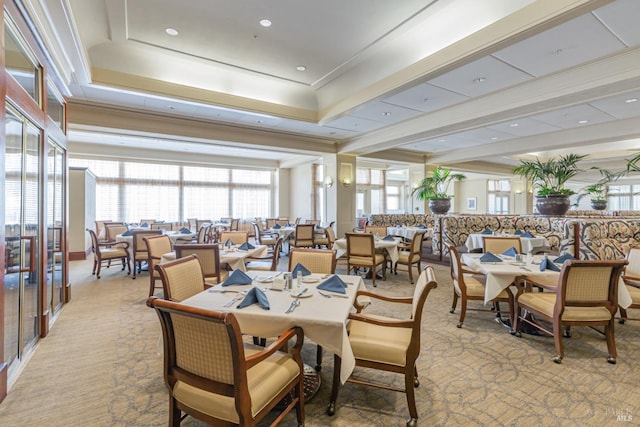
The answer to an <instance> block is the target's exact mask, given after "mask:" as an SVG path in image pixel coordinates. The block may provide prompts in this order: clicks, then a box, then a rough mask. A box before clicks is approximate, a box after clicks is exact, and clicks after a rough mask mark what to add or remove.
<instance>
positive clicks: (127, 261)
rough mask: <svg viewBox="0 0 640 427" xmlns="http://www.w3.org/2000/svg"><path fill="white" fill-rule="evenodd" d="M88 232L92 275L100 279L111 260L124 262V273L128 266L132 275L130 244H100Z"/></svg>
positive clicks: (94, 235) (93, 235)
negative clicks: (104, 267) (105, 264)
mask: <svg viewBox="0 0 640 427" xmlns="http://www.w3.org/2000/svg"><path fill="white" fill-rule="evenodd" d="M86 230H87V232H88V233H89V236H90V237H91V252H93V271H92V272H91V274H95V275H96V277H97V278H98V279H99V278H100V270H101V269H102V264H103V263H105V262H106V263H110V261H111V260H117V259H119V260H121V261H122V271H124V268H125V266H126V267H127V268H128V272H127V274H131V256H130V253H129V244H128V243H127V242H115V241H113V242H111V241H105V242H100V241H98V236H97V235H96V233H95V232H94V231H93V230H91V229H89V228H87V229H86ZM7 265H9V264H7Z"/></svg>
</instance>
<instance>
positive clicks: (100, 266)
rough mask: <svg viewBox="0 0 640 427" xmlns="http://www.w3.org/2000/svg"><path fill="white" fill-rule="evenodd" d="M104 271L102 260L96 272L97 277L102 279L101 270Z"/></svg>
mask: <svg viewBox="0 0 640 427" xmlns="http://www.w3.org/2000/svg"><path fill="white" fill-rule="evenodd" d="M101 269H102V260H99V261H98V270H97V271H96V277H97V278H98V279H99V278H100V270H101Z"/></svg>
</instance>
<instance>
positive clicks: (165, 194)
mask: <svg viewBox="0 0 640 427" xmlns="http://www.w3.org/2000/svg"><path fill="white" fill-rule="evenodd" d="M69 165H70V166H80V167H88V168H89V169H90V170H91V171H92V172H93V173H94V174H95V175H96V193H97V195H98V197H96V212H97V217H98V219H112V220H121V221H126V222H137V221H139V220H140V219H141V218H157V219H159V220H164V221H172V222H173V221H184V220H185V219H186V218H203V219H215V218H221V217H233V218H253V217H256V216H260V217H269V216H270V213H271V211H272V209H271V205H272V194H273V172H272V171H269V170H250V169H231V168H221V167H205V166H187V165H184V166H183V165H170V164H159V163H146V162H133V161H131V162H129V161H116V160H102V159H91V158H70V159H69Z"/></svg>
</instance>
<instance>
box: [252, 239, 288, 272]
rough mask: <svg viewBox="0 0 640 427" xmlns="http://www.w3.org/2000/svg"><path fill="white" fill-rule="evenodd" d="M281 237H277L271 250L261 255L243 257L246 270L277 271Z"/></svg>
mask: <svg viewBox="0 0 640 427" xmlns="http://www.w3.org/2000/svg"><path fill="white" fill-rule="evenodd" d="M282 242H283V240H282V237H278V240H276V244H275V246H274V247H273V251H270V252H269V254H268V255H265V256H263V257H256V256H253V257H247V258H245V267H246V269H247V270H249V271H251V270H258V271H277V270H278V263H279V262H280V254H281V253H282Z"/></svg>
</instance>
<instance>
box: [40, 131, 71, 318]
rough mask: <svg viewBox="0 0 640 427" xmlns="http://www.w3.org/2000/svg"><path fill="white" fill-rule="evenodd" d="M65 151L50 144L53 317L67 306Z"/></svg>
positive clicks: (48, 295)
mask: <svg viewBox="0 0 640 427" xmlns="http://www.w3.org/2000/svg"><path fill="white" fill-rule="evenodd" d="M63 170H64V151H63V150H62V149H61V148H60V146H58V145H57V144H56V143H55V142H54V141H52V140H49V142H48V144H47V286H46V287H45V295H43V298H44V301H45V304H46V307H45V310H47V309H49V310H50V312H51V313H52V314H55V313H57V312H58V310H59V309H60V308H61V307H62V303H63V302H64V284H65V283H66V281H65V277H64V275H65V269H64V245H65V240H64V226H63V218H64V212H63V208H64V188H65V186H64V183H63V177H64V173H63Z"/></svg>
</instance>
